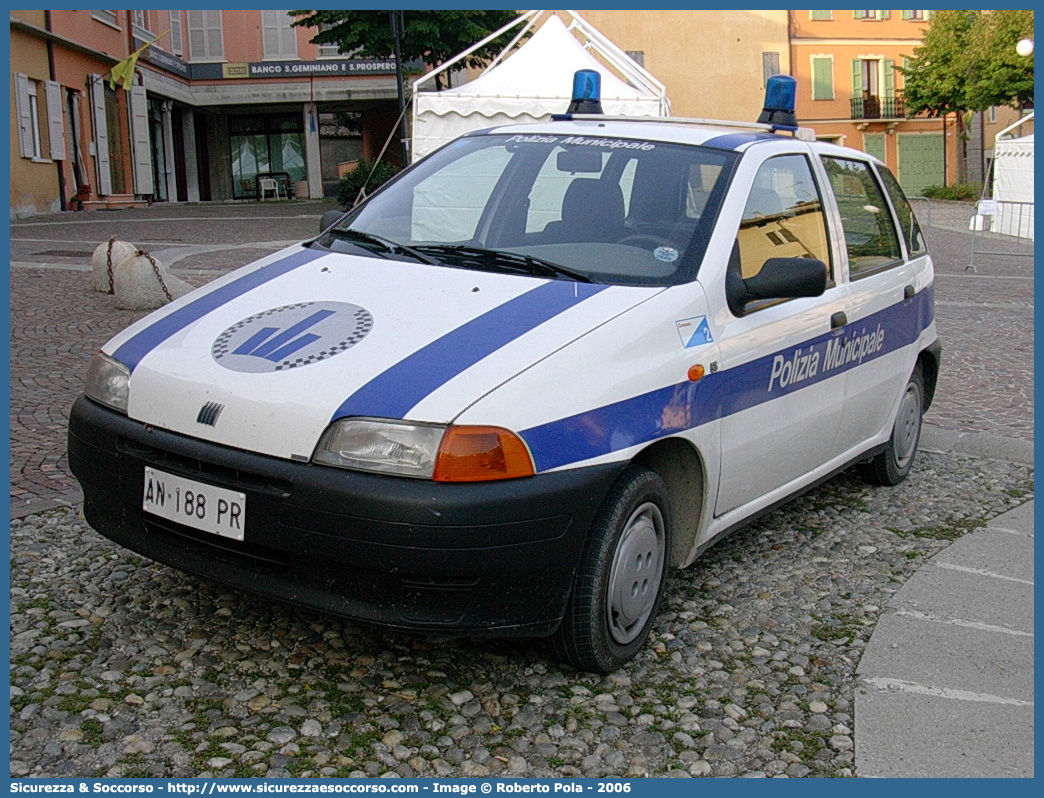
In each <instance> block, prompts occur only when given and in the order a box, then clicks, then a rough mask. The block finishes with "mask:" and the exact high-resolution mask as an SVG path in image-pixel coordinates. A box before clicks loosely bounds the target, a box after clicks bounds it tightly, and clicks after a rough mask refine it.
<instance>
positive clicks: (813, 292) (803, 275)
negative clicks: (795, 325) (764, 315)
mask: <svg viewBox="0 0 1044 798" xmlns="http://www.w3.org/2000/svg"><path fill="white" fill-rule="evenodd" d="M826 286H827V265H826V264H825V263H823V261H821V260H817V259H815V258H769V259H768V260H767V261H765V264H764V265H763V266H762V267H761V271H760V272H758V273H757V274H755V275H754V276H753V277H748V278H747V279H745V280H744V279H743V278H742V277H740V276H739V274H738V273H737V272H736V271H735V270H734V269H731V268H730V269H729V270H728V273H727V276H726V278H725V296H726V299H727V300H728V303H729V309H730V310H731V311H732V312H733V314H735V315H736V316H742V315H744V314H745V313H746V310H747V305H748V304H749V303H751V302H757V301H759V300H762V299H796V298H797V297H803V296H822V294H823V292H824V291H826Z"/></svg>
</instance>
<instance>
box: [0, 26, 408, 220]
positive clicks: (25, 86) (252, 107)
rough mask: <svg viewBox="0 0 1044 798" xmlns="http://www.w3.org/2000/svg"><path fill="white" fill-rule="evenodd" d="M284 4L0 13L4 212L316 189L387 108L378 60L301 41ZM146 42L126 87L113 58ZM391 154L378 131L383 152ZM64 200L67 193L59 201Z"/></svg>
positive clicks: (373, 130)
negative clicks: (266, 183)
mask: <svg viewBox="0 0 1044 798" xmlns="http://www.w3.org/2000/svg"><path fill="white" fill-rule="evenodd" d="M290 23H291V18H290V17H289V16H288V15H287V12H286V11H270V10H253V11H250V10H233V11H208V10H182V11H154V10H153V11H76V10H62V11H57V10H56V11H12V12H11V81H12V83H11V85H12V94H11V119H12V121H11V215H12V217H14V216H26V215H31V214H33V213H41V212H49V211H57V210H62V209H66V208H68V207H70V203H71V201H72V198H73V197H74V196H75V195H77V193H78V192H79V196H80V197H81V198H82V197H84V196H86V195H85V192H84V189H85V187H88V186H89V187H90V192H89V196H88V199H86V204H87V206H88V207H91V206H92V205H93V206H94V207H125V206H126V205H128V204H135V203H143V202H164V201H171V202H173V201H201V200H202V201H206V200H228V199H250V198H253V197H256V196H257V195H258V191H259V186H260V182H259V181H260V179H261V178H262V177H266V176H273V177H275V178H277V181H278V183H279V186H280V188H281V189H282V190H283V191H286V192H288V193H292V194H293V195H296V196H307V197H313V198H316V197H322V196H324V194H329V193H331V191H332V190H333V187H334V186H335V185H336V181H337V179H338V175H339V164H344V163H349V162H351V161H353V160H356V159H358V158H360V157H370V158H373V157H376V156H377V155H378V154H379V153H380V152H381V150H382V149H383V148H384V146H385V144H386V143H387V142H389V136H390V135H391V134H392V131H393V128H394V126H395V123H396V121H397V119H398V115H399V112H398V102H397V90H396V81H395V65H394V62H393V61H392V60H391V59H384V60H381V59H359V58H351V57H346V56H345V55H344V54H342V53H339V52H338V51H337V48H336V46H317V45H314V44H312V43H310V42H309V39H310V38H311V37H312V36H313V35H314V31H313V30H310V29H308V28H294V27H292V26H291V24H290ZM153 40H155V41H154V43H153V44H152V45H151V46H150V47H148V48H146V49H145V50H144V51H143V52H142V54H141V56H140V57H139V59H138V61H137V68H136V70H135V73H134V80H133V85H131V86H129V87H127V88H122V87H120V86H117V88H115V89H113V88H112V87H111V86H110V82H109V79H108V76H109V72H110V70H111V69H112V67H113V66H114V65H116V64H117V63H118V62H120V61H121V60H122V59H124V58H126V57H127V56H128V55H130V54H131V53H133V52H134V51H135V50H138V49H139V48H140V47H142V45H144V44H146V43H148V42H152V41H153ZM400 152H401V150H400V148H399V147H398V146H396V143H395V142H391V146H389V147H388V151H387V155H386V156H385V157H387V158H389V159H391V160H396V159H397V158H398V157H399V153H400ZM72 204H76V203H75V202H73V203H72Z"/></svg>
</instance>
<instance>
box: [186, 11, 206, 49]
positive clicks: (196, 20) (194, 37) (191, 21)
mask: <svg viewBox="0 0 1044 798" xmlns="http://www.w3.org/2000/svg"><path fill="white" fill-rule="evenodd" d="M203 13H204V12H202V11H194V10H192V9H189V12H188V29H189V58H191V59H193V60H199V59H201V58H206V57H207V31H206V28H205V27H204V22H203Z"/></svg>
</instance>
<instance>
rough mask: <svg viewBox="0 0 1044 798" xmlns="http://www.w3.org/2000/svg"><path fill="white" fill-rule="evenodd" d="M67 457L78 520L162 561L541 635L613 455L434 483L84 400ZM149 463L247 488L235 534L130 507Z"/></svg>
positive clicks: (253, 585)
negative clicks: (327, 462)
mask: <svg viewBox="0 0 1044 798" xmlns="http://www.w3.org/2000/svg"><path fill="white" fill-rule="evenodd" d="M69 465H70V467H71V469H72V472H73V474H75V476H76V477H77V479H78V480H79V481H80V484H81V485H82V487H83V494H84V514H85V516H86V518H87V521H88V523H89V524H90V525H91V526H92V527H94V529H95V530H97V531H98V532H100V533H101V534H102V535H104V536H105V537H107V538H109V539H111V540H113V541H115V542H116V543H119V544H120V545H122V546H125V547H126V548H128V549H132V550H133V551H136V552H139V553H140V554H143V555H145V556H147V557H149V558H151V559H154V560H157V561H158V562H162V563H166V564H168V565H172V566H174V567H176V568H179V569H181V570H183V571H187V572H189V573H192V574H196V575H199V576H202V577H205V578H207V579H212V580H214V581H217V582H222V583H225V584H229V585H233V586H235V587H239V588H244V589H247V590H251V591H254V592H257V593H261V594H264V595H267V596H271V597H273V598H276V599H280V600H284V601H288V602H291V603H294V604H299V605H303V606H306V607H311V608H314V609H318V610H322V611H326V612H330V613H333V614H336V615H340V616H344V617H347V618H351V619H354V620H358V621H361V622H366V623H374V624H380V625H384V626H390V627H395V628H401V629H410V630H418V631H428V632H435V633H441V634H458V635H471V636H520V637H521V636H542V635H548V634H551V633H552V632H553V631H554V630H555V629H556V628H557V626H558V624H559V623H560V621H561V618H562V614H563V612H564V610H565V606H566V602H567V600H568V597H569V590H570V586H571V584H572V579H573V573H574V571H575V568H576V566H577V563H578V562H579V558H580V553H581V550H582V547H583V543H584V539H585V537H586V534H587V530H588V528H589V527H590V525H591V521H592V519H593V517H594V514H595V512H596V511H597V509H598V507H599V505H600V504H601V502H602V499H603V497H604V496H605V494H606V492H607V491H608V489H609V487H610V485H611V484H612V483H613V481H614V480H615V479H616V477H617V476H618V475H619V473H620V470H621V469H622V467H623V464H612V465H604V466H596V467H590V468H578V469H570V470H565V471H558V472H552V473H546V474H538V475H536V476H534V477H530V478H526V479H516V480H506V481H500V482H486V483H470V484H445V483H436V482H431V481H428V480H415V479H404V478H399V477H393V476H385V475H377V474H366V473H360V472H353V471H346V470H342V469H337V468H328V467H323V466H315V465H310V464H305V463H294V462H290V461H286V460H281V459H278V458H273V457H268V456H264V455H258V454H252V453H249V452H244V451H240V450H238V449H231V448H228V447H225V446H220V445H216V444H212V443H207V442H204V441H199V440H196V439H193V438H189V437H186V436H183V435H178V434H174V433H170V432H166V431H164V430H160V429H156V428H154V427H151V426H147V425H144V424H141V423H139V422H136V421H133V420H130V419H128V418H127V417H125V416H123V415H121V414H119V413H116V412H113V411H111V410H109V409H107V408H104V407H101V406H100V405H97V404H95V403H94V402H92V401H90V400H88V399H86V398H85V397H82V396H81V397H80V398H79V399H78V400H77V401H76V403H75V405H74V406H73V409H72V413H71V415H70V419H69ZM146 467H152V468H157V469H161V470H163V471H165V472H168V473H171V474H175V475H178V476H182V477H185V478H187V479H193V480H197V481H200V482H204V483H207V484H210V485H213V486H216V487H221V488H227V489H230V490H235V491H241V492H243V493H245V494H246V497H247V499H246V501H247V507H248V510H247V515H246V525H245V529H244V540H243V541H236V540H232V539H229V538H224V537H219V536H217V535H213V534H210V533H207V532H200V531H197V530H194V529H192V528H190V527H186V526H182V525H180V524H178V523H176V522H173V521H168V520H166V519H163V518H160V517H158V516H155V515H151V514H149V513H146V512H144V511H143V510H142V496H143V490H144V472H145V468H146Z"/></svg>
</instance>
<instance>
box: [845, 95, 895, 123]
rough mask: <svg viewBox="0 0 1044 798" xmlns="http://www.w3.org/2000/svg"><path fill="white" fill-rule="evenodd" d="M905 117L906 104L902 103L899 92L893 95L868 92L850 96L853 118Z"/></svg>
mask: <svg viewBox="0 0 1044 798" xmlns="http://www.w3.org/2000/svg"><path fill="white" fill-rule="evenodd" d="M905 117H906V105H905V103H903V95H902V94H901V93H897V94H896V95H895V96H894V97H881V96H879V95H877V94H868V95H866V96H863V97H853V98H852V118H853V119H903V118H905Z"/></svg>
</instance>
